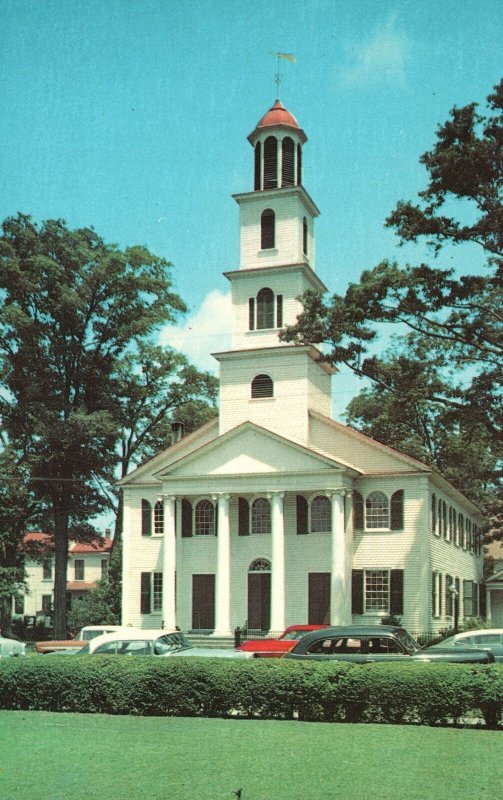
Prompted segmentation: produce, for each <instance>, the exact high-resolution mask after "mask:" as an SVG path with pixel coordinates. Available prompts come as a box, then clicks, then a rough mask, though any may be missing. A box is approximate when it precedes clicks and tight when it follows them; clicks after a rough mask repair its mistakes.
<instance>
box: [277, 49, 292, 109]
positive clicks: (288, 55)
mask: <svg viewBox="0 0 503 800" xmlns="http://www.w3.org/2000/svg"><path fill="white" fill-rule="evenodd" d="M272 55H273V56H275V57H276V58H277V59H278V69H277V72H276V77H275V78H274V83H275V84H276V99H277V100H279V85H280V83H281V78H282V77H283V76H282V75H281V73H280V71H279V60H280V58H283V59H284V60H285V61H290V62H291V63H292V64H295V56H294V55H293V54H292V53H272Z"/></svg>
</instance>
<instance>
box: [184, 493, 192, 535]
mask: <svg viewBox="0 0 503 800" xmlns="http://www.w3.org/2000/svg"><path fill="white" fill-rule="evenodd" d="M182 536H184V537H185V536H192V504H191V503H190V502H189V500H185V499H184V500H182Z"/></svg>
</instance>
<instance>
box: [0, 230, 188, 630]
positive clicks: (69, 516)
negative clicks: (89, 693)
mask: <svg viewBox="0 0 503 800" xmlns="http://www.w3.org/2000/svg"><path fill="white" fill-rule="evenodd" d="M2 231H3V234H2V236H1V237H0V385H1V387H2V392H1V394H0V417H1V421H2V426H3V428H4V429H5V431H6V433H7V435H8V437H9V440H10V441H11V442H12V443H13V445H14V446H15V448H16V450H18V451H20V452H22V453H23V454H25V457H26V463H27V464H29V470H30V474H29V478H30V483H29V488H30V491H31V492H32V493H33V495H34V498H35V500H36V501H37V503H38V507H39V511H41V512H42V511H46V512H47V513H49V514H50V518H51V521H52V529H51V530H50V532H51V533H53V534H54V542H55V585H54V592H55V603H54V606H55V607H54V628H55V635H56V636H59V637H64V636H65V633H66V630H65V629H66V624H65V623H66V610H65V596H66V566H67V558H68V541H69V537H70V536H71V537H72V538H76V537H75V535H74V534H76V533H77V532H78V531H79V529H81V526H82V525H84V524H86V523H87V521H88V520H89V519H90V518H92V517H93V516H95V515H96V514H97V513H99V512H100V511H101V510H102V509H103V507H104V505H105V504H106V498H104V496H103V493H102V485H103V483H106V482H107V481H108V480H109V478H110V475H111V474H112V473H113V469H114V465H115V463H116V459H117V454H116V446H117V443H118V441H119V436H120V430H121V425H122V424H123V418H122V414H121V409H120V404H119V403H118V402H117V399H116V397H117V387H118V373H119V372H120V362H121V361H122V360H124V359H125V358H126V357H128V358H131V359H133V356H134V354H135V352H139V350H138V348H139V347H141V343H142V342H144V341H145V340H147V338H148V337H150V336H152V334H153V333H154V332H155V331H156V330H157V329H158V327H159V326H161V325H165V324H167V323H173V322H175V321H176V319H177V317H178V315H179V313H180V312H183V311H185V305H184V303H183V302H182V300H181V298H180V297H179V296H178V295H177V294H175V293H173V291H172V282H171V278H170V268H171V265H170V263H169V262H167V261H166V260H165V259H162V258H159V257H157V256H155V255H153V254H152V253H150V252H149V251H148V250H147V249H146V248H145V247H140V246H135V247H130V248H127V249H125V250H119V249H118V248H117V247H116V246H115V245H110V244H106V243H105V242H104V241H103V239H102V238H101V237H99V236H98V234H97V233H96V232H95V231H94V230H92V229H88V228H84V229H79V230H74V231H72V230H69V229H68V228H67V227H66V225H65V223H64V222H63V221H62V220H49V221H47V222H44V223H42V224H41V225H40V226H38V225H36V224H35V223H33V222H32V220H31V218H30V217H28V216H26V215H22V214H19V215H18V216H17V217H14V218H9V219H7V220H5V221H4V223H3V225H2Z"/></svg>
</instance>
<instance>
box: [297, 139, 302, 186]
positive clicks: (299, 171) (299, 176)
mask: <svg viewBox="0 0 503 800" xmlns="http://www.w3.org/2000/svg"><path fill="white" fill-rule="evenodd" d="M301 183H302V147H301V146H300V144H298V145H297V186H300V185H301Z"/></svg>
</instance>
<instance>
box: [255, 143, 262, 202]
mask: <svg viewBox="0 0 503 800" xmlns="http://www.w3.org/2000/svg"><path fill="white" fill-rule="evenodd" d="M261 166H262V159H261V145H260V142H257V144H256V145H255V180H254V189H255V191H256V192H258V191H259V190H260V183H261V181H260V178H261V175H260V172H261Z"/></svg>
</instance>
